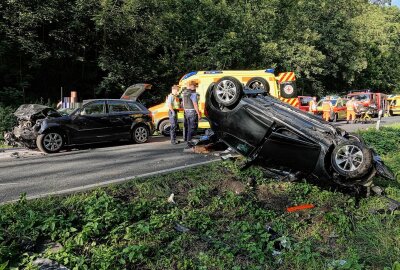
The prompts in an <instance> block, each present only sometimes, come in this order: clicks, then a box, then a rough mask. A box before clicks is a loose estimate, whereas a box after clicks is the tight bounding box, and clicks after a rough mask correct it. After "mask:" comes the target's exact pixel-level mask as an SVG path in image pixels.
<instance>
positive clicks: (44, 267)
mask: <svg viewBox="0 0 400 270" xmlns="http://www.w3.org/2000/svg"><path fill="white" fill-rule="evenodd" d="M33 265H35V266H37V267H38V269H39V270H69V269H68V268H67V267H65V266H64V265H61V264H59V263H58V262H55V261H52V260H50V259H47V258H38V259H36V260H34V261H33Z"/></svg>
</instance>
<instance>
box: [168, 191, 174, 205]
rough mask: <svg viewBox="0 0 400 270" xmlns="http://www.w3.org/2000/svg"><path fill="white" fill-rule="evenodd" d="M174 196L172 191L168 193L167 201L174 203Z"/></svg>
mask: <svg viewBox="0 0 400 270" xmlns="http://www.w3.org/2000/svg"><path fill="white" fill-rule="evenodd" d="M174 196H175V195H174V193H171V195H169V197H168V200H167V201H168V202H169V203H175V201H174Z"/></svg>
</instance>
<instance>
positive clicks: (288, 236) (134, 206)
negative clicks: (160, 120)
mask: <svg viewBox="0 0 400 270" xmlns="http://www.w3.org/2000/svg"><path fill="white" fill-rule="evenodd" d="M361 135H362V136H363V137H364V139H365V140H366V141H367V142H368V143H369V144H371V146H373V147H375V149H376V150H377V151H378V153H380V154H381V155H382V157H383V158H384V160H385V161H386V162H387V164H388V165H389V166H390V167H391V168H392V169H393V170H394V171H395V172H396V173H398V172H400V163H399V162H400V142H399V140H398V138H399V135H400V127H398V126H393V127H385V128H383V129H382V131H381V132H379V133H378V132H376V131H373V130H371V131H365V132H362V133H361ZM377 181H378V182H380V184H381V185H382V186H384V187H385V188H386V190H387V192H388V193H389V195H390V196H391V197H393V198H394V199H397V200H400V183H399V182H398V181H397V182H387V181H384V180H382V179H377ZM254 182H255V183H256V184H257V185H254ZM171 193H174V194H175V196H174V201H175V203H170V202H168V201H167V198H168V197H169V196H170V195H171ZM302 203H312V204H314V205H315V206H316V207H315V208H314V209H311V210H307V211H302V212H296V213H288V212H287V211H286V207H287V206H292V205H298V204H302ZM386 206H387V202H386V201H385V200H384V199H382V198H379V197H370V198H361V199H360V200H356V199H355V198H354V197H353V196H351V195H348V194H345V193H341V192H339V191H336V190H333V189H332V190H329V189H326V188H325V189H321V188H319V187H317V186H315V185H312V184H308V183H305V182H296V183H287V182H278V181H275V180H271V179H266V178H265V177H264V174H263V171H262V170H261V169H260V168H257V167H252V168H250V169H249V170H246V171H244V172H241V171H240V170H239V169H238V165H237V164H236V163H235V162H218V163H215V164H212V165H207V166H202V167H198V168H193V169H189V170H186V171H181V172H175V173H171V174H166V175H161V176H156V177H151V178H147V179H138V180H133V181H130V182H128V183H126V184H122V185H117V186H111V187H108V188H102V189H98V190H95V191H92V192H87V193H81V194H75V195H71V196H67V197H50V198H45V199H39V200H33V201H26V200H25V199H24V197H22V198H21V199H20V201H19V202H18V203H15V204H9V205H3V206H0V269H1V264H2V263H3V264H4V265H6V264H7V265H8V266H12V267H20V268H26V269H35V267H34V266H33V264H32V262H33V261H34V260H35V259H36V258H37V257H47V258H50V259H53V260H55V261H57V262H59V263H61V264H64V265H66V266H68V267H69V268H71V269H388V270H389V269H396V270H397V269H398V268H396V267H400V264H398V262H397V261H399V260H400V225H399V224H400V220H399V214H400V213H399V211H395V212H393V213H392V212H388V211H385V210H384V209H386ZM177 224H180V225H182V226H184V227H186V228H189V229H190V231H188V232H179V231H177V230H176V229H175V227H176V225H177ZM266 225H268V226H271V227H272V228H273V229H274V230H275V231H277V232H278V233H279V236H280V237H278V238H276V236H275V237H271V232H270V231H267V230H266V228H265V226H266ZM49 242H57V243H60V244H61V245H62V248H61V249H59V250H57V251H56V252H54V251H52V250H51V248H46V243H49ZM277 243H281V245H283V246H285V248H284V249H283V250H281V251H280V252H277V250H276V246H277Z"/></svg>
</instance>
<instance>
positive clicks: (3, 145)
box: [0, 141, 12, 149]
mask: <svg viewBox="0 0 400 270" xmlns="http://www.w3.org/2000/svg"><path fill="white" fill-rule="evenodd" d="M11 147H12V146H9V145H7V144H5V143H4V142H3V141H0V149H1V148H11Z"/></svg>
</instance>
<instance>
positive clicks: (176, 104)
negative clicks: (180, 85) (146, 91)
mask: <svg viewBox="0 0 400 270" xmlns="http://www.w3.org/2000/svg"><path fill="white" fill-rule="evenodd" d="M170 96H172V103H171V105H172V108H173V109H174V110H178V109H179V108H180V100H179V97H178V96H174V95H173V94H169V95H168V96H167V101H166V102H167V103H168V100H169V99H170Z"/></svg>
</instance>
